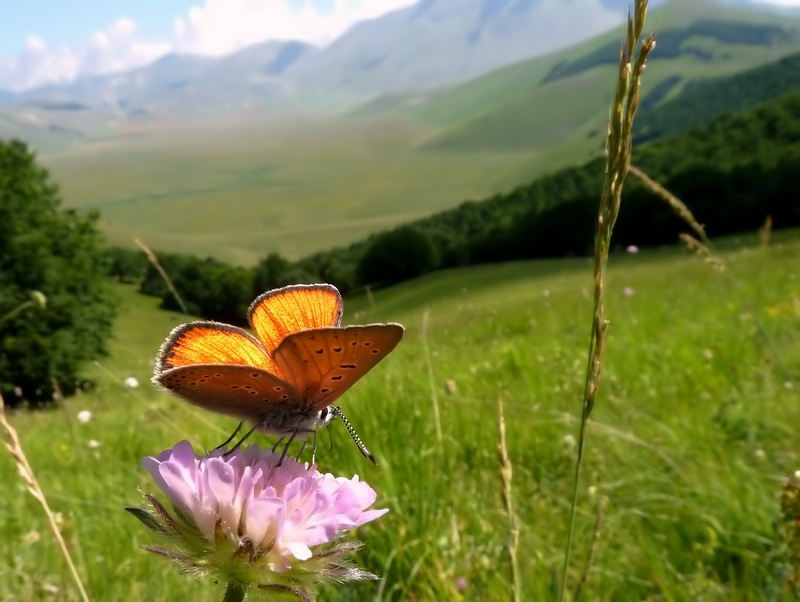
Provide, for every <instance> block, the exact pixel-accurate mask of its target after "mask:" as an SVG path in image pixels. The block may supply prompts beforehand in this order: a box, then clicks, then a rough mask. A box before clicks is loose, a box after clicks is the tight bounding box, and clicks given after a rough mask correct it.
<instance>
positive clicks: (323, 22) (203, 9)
mask: <svg viewBox="0 0 800 602" xmlns="http://www.w3.org/2000/svg"><path fill="white" fill-rule="evenodd" d="M418 1H419V0H333V3H332V4H333V6H332V7H331V8H330V9H329V10H320V9H319V8H318V7H317V6H316V3H315V2H314V0H301V1H300V2H299V7H298V2H297V0H295V1H294V7H292V6H291V5H290V2H289V0H204V2H203V3H202V4H199V5H197V6H195V7H193V8H191V9H190V10H189V12H188V13H187V14H186V15H184V16H180V17H177V18H176V19H175V30H174V36H173V39H172V40H166V41H145V40H142V39H140V38H139V36H138V33H137V27H136V23H134V22H133V21H131V20H130V19H125V18H122V19H119V20H117V21H116V22H115V23H113V24H112V25H111V26H110V27H109V28H108V29H106V30H104V31H98V32H95V33H94V34H93V35H92V36H91V37H90V38H89V39H88V40H87V41H86V42H84V43H82V44H78V45H76V46H71V47H66V46H65V47H62V48H58V49H54V48H50V47H48V46H47V44H46V42H45V41H44V40H42V39H40V38H38V37H36V36H31V37H30V38H28V39H27V40H26V42H25V46H24V48H23V49H22V51H20V52H19V53H18V54H17V55H16V56H13V57H7V58H2V57H0V88H10V89H12V90H24V89H26V88H31V87H34V86H39V85H43V84H48V83H59V82H66V81H70V80H73V79H75V78H76V77H78V76H80V75H94V74H103V73H113V72H115V71H125V70H128V69H132V68H135V67H139V66H142V65H146V64H147V63H150V62H152V61H153V60H155V59H157V58H158V57H160V56H162V55H164V54H166V53H168V52H180V53H192V54H204V55H211V56H220V55H224V54H229V53H231V52H235V51H236V50H239V49H241V48H243V47H245V46H248V45H250V44H255V43H258V42H264V41H266V40H288V39H292V40H302V41H305V42H310V43H313V44H317V45H324V44H327V43H329V42H331V41H332V40H334V39H335V38H336V37H338V36H339V35H341V34H342V33H343V32H344V31H345V30H347V29H348V28H349V27H350V26H351V25H353V24H354V23H356V22H358V21H362V20H364V19H373V18H375V17H378V16H380V15H382V14H384V13H386V12H389V11H391V10H396V9H399V8H403V7H405V6H409V5H411V4H415V3H416V2H418Z"/></svg>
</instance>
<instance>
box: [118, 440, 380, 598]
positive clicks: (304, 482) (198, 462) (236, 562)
mask: <svg viewBox="0 0 800 602" xmlns="http://www.w3.org/2000/svg"><path fill="white" fill-rule="evenodd" d="M142 465H143V466H144V467H145V468H146V469H147V471H148V472H149V473H150V475H151V476H152V477H153V479H154V480H155V482H156V484H157V485H158V486H159V487H160V488H161V490H162V491H163V492H164V493H165V494H166V496H167V498H168V499H169V504H170V506H171V508H172V512H171V513H170V512H169V511H168V510H167V509H166V508H165V506H164V505H162V504H161V503H160V502H159V501H158V500H157V499H156V498H155V497H154V496H151V495H148V496H147V498H148V500H149V501H150V503H151V505H152V507H153V509H154V510H155V515H153V514H151V513H149V512H146V511H144V510H141V509H139V508H129V509H128V510H129V511H131V512H132V513H133V514H134V515H136V516H137V518H139V519H140V520H142V522H144V523H145V524H146V525H147V526H148V527H150V528H151V529H153V530H155V531H157V532H159V533H160V534H162V535H163V536H165V537H166V538H167V541H168V542H170V543H172V544H173V546H172V548H174V549H162V548H156V549H152V550H153V551H155V552H158V553H160V554H163V555H165V556H168V557H169V558H172V559H173V560H176V561H177V562H178V563H179V564H180V565H181V566H183V567H184V568H188V569H192V570H195V571H200V572H208V573H215V574H216V575H217V576H219V577H220V578H222V579H227V580H228V581H231V582H232V581H236V582H239V583H241V584H244V585H257V586H259V587H278V588H283V589H284V590H285V589H286V588H288V589H289V590H292V591H294V590H297V591H298V592H300V591H303V592H304V591H305V589H306V587H307V586H308V585H311V584H313V583H314V582H317V581H321V580H325V579H326V578H327V579H333V580H337V581H348V580H356V579H365V578H373V575H371V574H370V573H366V572H364V571H361V570H359V569H357V568H354V567H353V566H351V565H350V564H348V563H347V562H346V561H345V560H343V559H342V556H343V555H344V554H345V553H347V552H352V551H354V550H356V549H358V548H359V547H360V545H359V544H353V543H351V544H347V543H344V544H342V543H337V541H338V540H339V539H340V536H341V534H342V532H344V531H347V530H349V529H353V528H355V527H359V526H361V525H363V524H365V523H367V522H369V521H372V520H375V519H376V518H378V517H380V516H382V515H383V514H385V513H386V512H387V511H388V510H385V509H384V510H367V508H369V507H370V506H371V505H372V504H373V503H374V502H375V498H376V494H375V491H374V490H373V489H372V488H371V487H370V486H369V485H367V484H366V483H363V482H361V481H359V480H358V477H357V476H355V477H353V478H352V479H345V478H337V477H334V476H333V475H331V474H322V473H320V472H319V471H318V470H317V469H316V466H311V467H309V466H308V465H307V464H301V463H299V462H297V461H294V460H291V459H288V458H287V459H285V460H284V461H283V463H280V456H279V455H278V454H275V453H273V452H270V451H263V450H261V449H259V447H258V446H256V445H251V446H249V447H247V448H240V449H237V450H236V451H235V452H233V453H230V454H229V455H226V452H225V450H215V451H213V452H211V453H210V454H209V455H207V456H199V455H197V453H195V451H194V449H193V448H192V446H191V444H190V443H188V442H186V441H182V442H180V443H178V444H177V445H175V447H174V448H172V449H169V450H166V451H164V452H162V453H161V454H159V455H158V456H156V457H148V458H145V459H144V460H143V461H142ZM176 550H177V551H176ZM298 595H300V594H299V593H298Z"/></svg>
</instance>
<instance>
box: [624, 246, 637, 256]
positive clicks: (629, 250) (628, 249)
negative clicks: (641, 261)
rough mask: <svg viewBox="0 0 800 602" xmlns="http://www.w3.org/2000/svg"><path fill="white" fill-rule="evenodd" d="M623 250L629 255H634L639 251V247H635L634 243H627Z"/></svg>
mask: <svg viewBox="0 0 800 602" xmlns="http://www.w3.org/2000/svg"><path fill="white" fill-rule="evenodd" d="M625 251H626V252H627V253H630V254H631V255H636V254H637V253H638V252H639V247H637V246H636V245H628V246H627V247H626V249H625Z"/></svg>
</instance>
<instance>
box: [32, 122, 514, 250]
mask: <svg viewBox="0 0 800 602" xmlns="http://www.w3.org/2000/svg"><path fill="white" fill-rule="evenodd" d="M423 136H424V130H423V129H422V128H420V127H418V126H416V125H414V124H411V123H410V122H408V121H406V120H402V119H397V118H376V119H370V120H362V121H358V122H351V121H349V120H343V119H341V118H334V117H330V116H329V117H314V116H306V117H302V118H301V117H298V116H296V115H295V116H291V117H287V118H286V120H284V121H283V122H282V121H281V120H279V119H276V118H265V117H264V116H258V115H257V116H250V117H245V118H236V119H233V118H232V119H229V120H221V121H220V122H219V123H213V124H209V123H203V124H194V123H190V124H173V125H171V126H165V127H164V129H155V130H152V131H147V132H143V133H142V134H141V135H140V136H136V137H120V138H112V139H108V140H103V141H96V142H94V143H90V144H87V145H85V146H83V147H80V148H78V149H72V150H70V151H66V152H64V153H62V154H54V155H45V156H43V157H42V161H43V163H44V164H45V165H46V166H47V167H48V168H49V169H50V170H51V172H52V174H53V177H54V179H55V180H56V181H57V182H58V183H59V185H60V186H61V190H62V193H63V195H64V199H65V202H66V204H67V205H69V206H72V207H76V208H79V209H81V210H91V209H97V210H100V212H101V215H102V224H101V225H102V227H103V230H104V231H105V232H106V234H107V235H108V237H109V240H110V242H111V243H112V244H117V245H121V246H129V247H130V246H133V238H134V237H138V238H140V239H141V240H143V241H144V242H146V243H147V244H148V245H149V246H151V247H152V248H153V249H156V250H163V251H173V252H180V253H187V254H193V255H201V256H206V255H212V256H214V257H217V258H219V259H222V260H223V261H227V262H231V263H237V264H244V265H252V264H255V263H256V262H257V261H258V259H260V258H261V257H263V256H265V255H267V254H268V253H269V252H271V251H280V253H281V254H282V255H284V256H286V257H289V258H292V259H297V258H299V257H301V256H303V255H306V254H308V253H310V252H313V251H318V250H323V249H329V248H332V247H334V246H338V245H341V244H346V243H349V242H351V241H354V240H358V239H360V238H363V237H365V236H367V235H368V234H371V233H372V232H375V231H379V230H383V229H386V228H389V227H391V226H394V225H396V224H400V223H406V222H409V221H413V220H415V219H418V218H421V217H424V216H427V215H430V213H431V212H432V211H435V210H436V209H438V208H443V207H450V206H455V205H457V204H458V203H460V202H462V201H464V200H465V199H468V198H474V199H479V198H484V197H486V196H488V195H489V194H492V193H494V192H496V190H498V189H499V188H501V187H502V186H501V182H502V181H503V180H504V178H506V177H507V176H508V173H509V172H510V170H512V168H513V167H514V166H515V165H518V164H519V162H520V161H522V159H523V155H520V154H514V153H502V152H494V151H493V152H486V153H473V154H466V155H463V154H460V153H438V154H431V153H426V152H423V151H420V150H418V149H416V145H417V144H418V142H419V141H420V140H421V139H422V137H423Z"/></svg>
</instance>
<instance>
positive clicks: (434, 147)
mask: <svg viewBox="0 0 800 602" xmlns="http://www.w3.org/2000/svg"><path fill="white" fill-rule="evenodd" d="M649 22H650V23H651V24H652V26H653V27H654V30H655V33H656V49H655V51H654V52H653V54H652V55H651V59H650V61H649V64H648V67H647V71H646V72H645V76H644V87H643V94H644V96H643V98H642V107H643V109H645V110H646V109H647V108H648V107H651V106H656V105H657V104H659V103H661V102H665V101H668V100H669V99H671V98H673V97H675V96H677V95H678V94H680V93H681V91H682V90H683V89H684V88H686V87H687V86H691V85H694V84H695V83H697V82H698V81H702V80H707V79H710V78H715V77H721V76H726V75H732V74H735V73H738V72H741V71H743V70H746V69H748V68H753V67H755V66H758V65H763V64H766V63H769V62H772V61H775V60H777V59H780V58H781V57H783V56H786V55H788V54H791V53H794V52H798V51H800V17H790V16H787V15H786V14H778V13H775V12H772V11H760V10H756V9H755V8H752V7H750V8H743V7H730V6H722V5H719V4H716V3H712V2H708V1H705V0H671V1H670V2H669V3H667V4H665V5H663V6H660V7H658V8H657V9H655V10H653V11H652V12H651V13H650V16H649ZM621 33H622V32H621V29H616V30H614V31H610V32H608V33H606V34H602V35H600V36H598V37H596V38H594V39H591V40H588V41H586V42H583V43H581V44H577V45H574V46H572V47H570V48H568V49H565V50H562V51H558V52H555V53H552V54H550V55H547V56H545V57H539V58H535V59H531V60H527V61H522V62H519V63H516V64H514V65H511V66H509V67H506V68H503V69H498V70H496V71H493V72H491V73H489V74H487V75H485V76H482V77H479V78H476V79H473V80H470V81H468V82H466V83H464V84H461V85H458V86H454V87H451V88H448V89H445V90H439V91H422V92H416V93H408V94H394V95H389V96H385V97H380V98H376V99H373V100H371V101H370V102H368V103H366V104H365V105H362V106H361V107H360V109H358V110H356V111H354V112H353V113H351V115H352V116H353V117H360V116H365V115H369V116H370V117H374V116H375V115H384V116H385V115H404V116H405V117H407V118H409V119H411V120H413V121H417V122H419V123H422V124H424V125H425V126H426V127H428V128H431V129H433V130H434V131H435V133H434V134H433V135H432V136H430V137H429V139H428V140H427V141H426V142H425V143H424V147H425V148H427V149H428V150H430V151H432V152H437V151H447V152H453V151H459V152H472V151H492V150H493V151H497V152H517V151H524V152H526V153H530V154H531V156H532V157H537V155H540V154H545V153H546V154H548V155H549V156H550V157H552V161H551V163H550V164H549V165H540V168H542V169H545V168H555V167H558V166H560V165H565V164H568V163H575V162H579V161H582V160H584V159H588V158H589V157H591V156H594V155H596V154H598V153H599V152H601V150H602V148H601V146H602V138H603V137H602V135H601V134H602V132H603V131H604V128H605V123H606V120H607V116H608V106H609V102H610V100H611V95H612V88H611V86H610V85H609V82H611V81H613V77H614V75H613V74H614V71H615V70H616V68H617V62H618V57H619V44H620V39H621ZM536 160H538V157H537V159H536Z"/></svg>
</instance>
